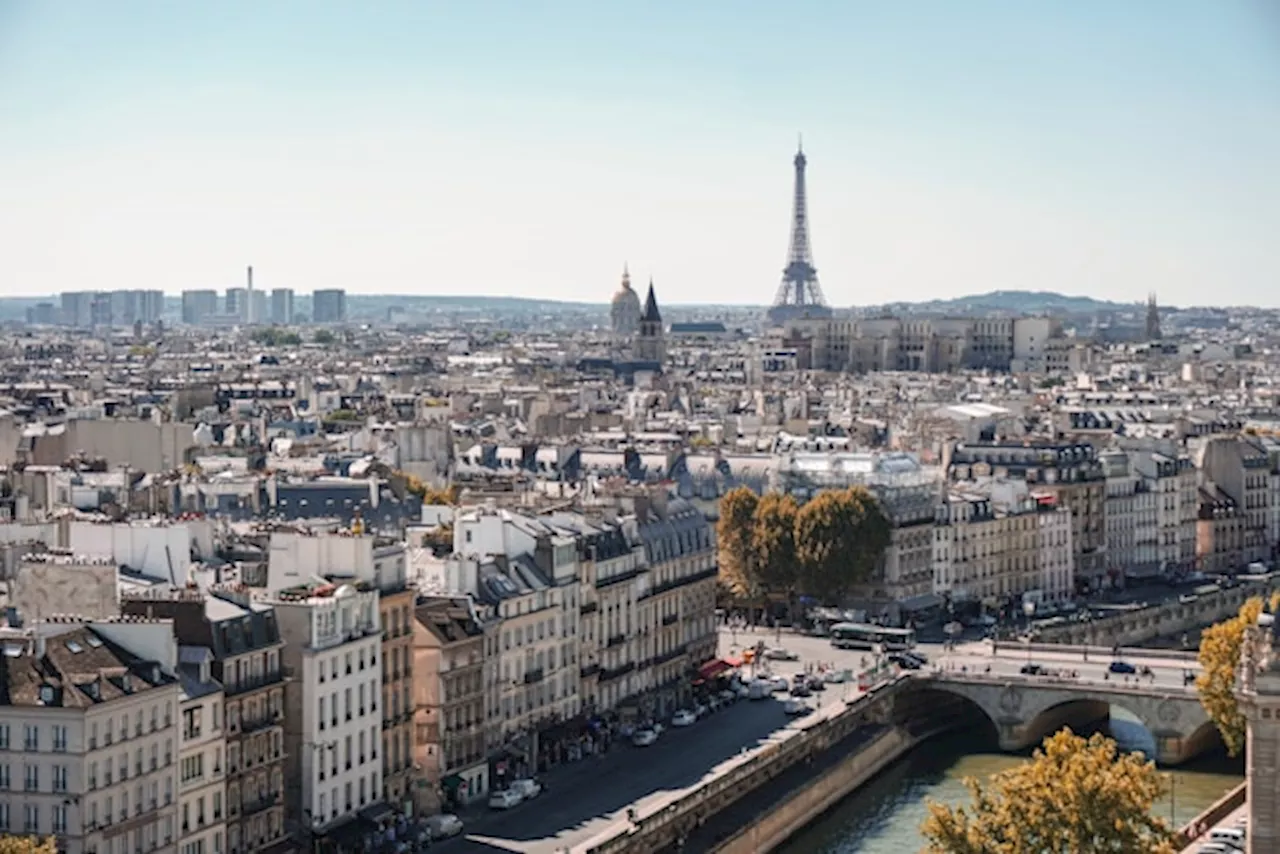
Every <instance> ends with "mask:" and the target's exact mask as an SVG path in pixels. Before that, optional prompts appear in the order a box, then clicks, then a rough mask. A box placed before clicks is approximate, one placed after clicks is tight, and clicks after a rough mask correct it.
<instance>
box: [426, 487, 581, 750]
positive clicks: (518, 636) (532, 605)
mask: <svg viewBox="0 0 1280 854" xmlns="http://www.w3.org/2000/svg"><path fill="white" fill-rule="evenodd" d="M453 532H454V555H453V557H452V558H450V560H449V562H448V566H447V567H446V576H447V579H448V581H447V585H448V589H449V590H451V591H458V592H462V593H467V594H469V595H471V596H472V597H473V598H474V599H475V601H476V602H477V603H478V604H479V605H482V606H484V607H485V608H486V609H488V610H489V611H490V612H491V613H492V614H493V615H494V618H495V619H496V620H498V621H500V622H501V626H500V628H495V629H493V633H492V635H491V641H490V643H491V645H490V647H489V652H490V654H489V656H488V665H487V673H486V679H487V684H488V686H489V689H490V690H489V691H488V697H487V703H488V704H489V705H488V709H487V717H488V719H489V720H490V721H491V725H490V735H491V741H492V742H493V743H491V745H490V746H491V748H494V749H496V750H497V751H498V752H499V753H502V752H506V753H509V754H510V758H511V760H512V763H513V764H512V766H510V767H512V768H514V769H516V770H523V771H532V770H533V769H535V768H537V767H539V766H540V765H543V764H545V763H546V762H547V761H548V759H549V758H550V754H551V753H552V752H555V751H558V750H559V747H560V742H561V740H562V739H563V738H564V737H565V736H566V734H567V733H566V731H565V726H566V724H568V722H570V721H571V720H572V719H574V718H576V716H577V715H578V714H579V711H580V698H579V689H578V688H579V681H580V674H579V669H578V654H579V653H578V623H579V619H580V608H579V595H580V590H579V577H580V570H579V563H578V542H577V534H576V532H574V531H572V530H570V529H567V528H565V527H563V526H560V525H557V524H556V523H555V521H554V519H552V518H551V517H543V516H539V517H534V516H527V515H524V514H522V513H515V512H511V511H507V510H497V509H493V508H489V507H478V508H471V509H468V510H466V511H464V512H460V513H459V514H457V516H456V517H455V519H454V529H453ZM495 767H500V768H507V767H508V766H507V765H505V764H495Z"/></svg>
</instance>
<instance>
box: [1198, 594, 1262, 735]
mask: <svg viewBox="0 0 1280 854" xmlns="http://www.w3.org/2000/svg"><path fill="white" fill-rule="evenodd" d="M1270 604H1271V611H1272V612H1273V613H1274V612H1275V611H1276V609H1277V606H1280V592H1278V593H1273V594H1272V596H1271V602H1270ZM1261 613H1262V599H1261V598H1259V597H1257V596H1254V597H1253V598H1250V599H1247V600H1246V601H1245V603H1244V604H1243V605H1241V606H1240V611H1239V612H1238V613H1237V614H1236V615H1235V616H1234V617H1231V618H1230V619H1227V620H1223V621H1222V622H1221V623H1217V624H1216V625H1212V626H1210V627H1209V628H1207V629H1205V630H1204V631H1203V632H1201V634H1200V654H1199V656H1198V657H1199V659H1200V675H1199V676H1197V677H1196V691H1197V692H1198V693H1199V695H1200V705H1202V706H1204V710H1205V712H1206V713H1208V715H1209V717H1210V718H1211V719H1212V720H1213V722H1214V724H1216V725H1217V727H1218V732H1219V733H1221V734H1222V742H1223V744H1225V745H1226V746H1227V753H1228V754H1230V755H1231V756H1238V755H1239V753H1240V751H1241V750H1242V749H1243V748H1244V736H1245V721H1244V716H1243V715H1242V714H1240V707H1239V705H1238V704H1237V703H1236V695H1235V689H1236V674H1237V673H1238V672H1239V670H1240V651H1241V648H1242V647H1243V646H1244V631H1245V629H1247V628H1249V626H1252V625H1254V624H1255V623H1257V622H1258V615H1259V614H1261Z"/></svg>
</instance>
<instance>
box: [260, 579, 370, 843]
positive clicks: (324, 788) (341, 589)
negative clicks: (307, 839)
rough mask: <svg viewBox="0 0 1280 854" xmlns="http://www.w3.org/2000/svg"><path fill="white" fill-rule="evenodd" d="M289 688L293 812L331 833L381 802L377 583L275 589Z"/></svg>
mask: <svg viewBox="0 0 1280 854" xmlns="http://www.w3.org/2000/svg"><path fill="white" fill-rule="evenodd" d="M273 604H274V605H275V609H276V615H277V620H278V621H279V624H280V634H281V637H282V638H284V640H285V646H284V651H283V661H284V665H285V668H286V672H287V673H289V674H290V675H291V676H292V679H291V681H290V682H289V683H288V684H287V687H286V692H285V709H286V714H285V751H286V754H287V756H288V759H287V781H288V786H287V787H286V792H287V794H286V797H287V800H288V803H287V806H288V809H287V814H288V815H290V817H291V818H293V819H294V820H296V821H298V822H299V823H301V824H302V825H303V827H305V828H306V829H308V830H309V831H311V832H312V833H313V834H314V835H315V836H316V837H323V836H325V835H327V834H329V833H330V832H332V831H334V830H336V829H338V828H339V827H341V826H342V825H344V824H346V823H347V822H348V821H349V820H351V819H353V818H355V816H356V813H357V812H358V811H360V810H361V809H364V808H366V807H370V806H372V805H373V804H375V803H379V802H380V801H381V799H382V776H381V775H382V761H381V758H380V755H379V754H380V747H381V744H382V737H381V732H382V712H381V711H380V707H379V698H380V697H381V693H382V684H381V667H382V665H381V662H380V660H379V652H380V649H381V644H382V639H381V636H380V633H381V628H382V627H381V621H380V619H379V609H378V591H377V588H375V587H373V586H372V585H368V584H364V583H361V584H358V585H353V584H343V585H341V586H336V587H335V586H334V585H332V584H324V585H319V584H313V585H309V586H308V585H304V586H299V587H294V588H286V589H283V590H279V591H277V592H276V594H275V597H274V602H273Z"/></svg>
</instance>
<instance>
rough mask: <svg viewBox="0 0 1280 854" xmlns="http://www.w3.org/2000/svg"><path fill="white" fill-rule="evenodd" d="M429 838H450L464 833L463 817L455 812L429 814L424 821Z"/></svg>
mask: <svg viewBox="0 0 1280 854" xmlns="http://www.w3.org/2000/svg"><path fill="white" fill-rule="evenodd" d="M423 824H424V825H425V827H426V831H427V838H428V839H431V840H433V841H434V840H437V839H448V838H450V837H453V836H458V835H459V834H461V833H462V819H460V818H458V817H457V816H456V815H454V814H453V813H441V814H440V815H431V816H427V818H426V820H425V821H424V822H423Z"/></svg>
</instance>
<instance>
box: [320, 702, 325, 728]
mask: <svg viewBox="0 0 1280 854" xmlns="http://www.w3.org/2000/svg"><path fill="white" fill-rule="evenodd" d="M320 729H324V697H321V698H320Z"/></svg>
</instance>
